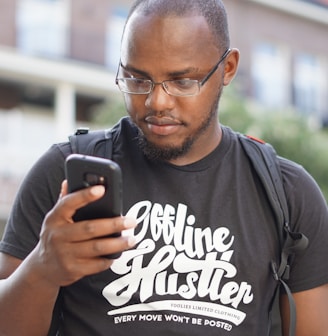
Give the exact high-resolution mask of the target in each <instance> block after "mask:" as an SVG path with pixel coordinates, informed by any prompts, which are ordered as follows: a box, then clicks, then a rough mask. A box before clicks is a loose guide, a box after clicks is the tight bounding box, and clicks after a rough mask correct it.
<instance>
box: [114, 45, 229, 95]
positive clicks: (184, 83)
mask: <svg viewBox="0 0 328 336" xmlns="http://www.w3.org/2000/svg"><path fill="white" fill-rule="evenodd" d="M230 50H231V49H229V48H228V49H227V50H226V51H225V52H224V53H223V55H222V57H221V58H220V60H219V61H218V62H217V63H216V64H215V66H214V67H213V68H212V70H211V71H210V72H209V73H208V74H207V75H206V76H205V77H204V78H203V79H202V80H197V79H183V78H182V79H174V80H165V81H163V82H160V83H155V82H153V81H152V80H151V79H142V78H129V77H122V78H119V77H118V73H119V70H118V71H117V75H116V85H117V86H118V87H119V89H120V90H121V91H122V92H124V93H129V94H136V95H138V94H139V95H143V94H149V93H151V92H152V91H153V89H154V87H155V85H162V87H163V89H164V91H165V92H166V93H167V94H169V95H171V96H178V97H191V96H196V95H198V94H199V92H200V89H201V87H202V86H203V85H204V84H205V83H206V82H207V81H208V80H209V79H210V78H211V76H212V75H213V74H214V73H215V71H216V70H217V69H218V67H219V65H220V64H221V63H222V62H223V61H224V59H225V58H226V57H227V56H228V54H229V52H230ZM120 67H122V68H123V66H122V63H120ZM119 69H120V68H119Z"/></svg>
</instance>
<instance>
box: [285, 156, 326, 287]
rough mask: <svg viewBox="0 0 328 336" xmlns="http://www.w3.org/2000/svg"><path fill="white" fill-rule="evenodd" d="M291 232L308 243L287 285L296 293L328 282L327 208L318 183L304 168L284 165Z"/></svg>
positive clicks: (297, 257) (299, 256)
mask: <svg viewBox="0 0 328 336" xmlns="http://www.w3.org/2000/svg"><path fill="white" fill-rule="evenodd" d="M281 166H282V172H283V176H284V184H285V189H286V194H287V200H288V205H289V212H290V226H291V229H292V231H297V232H301V233H303V234H304V235H305V236H306V237H307V238H308V240H309V245H308V247H307V249H306V250H305V251H302V252H300V253H298V254H297V255H295V256H294V258H293V262H292V264H291V272H290V279H289V281H288V285H289V286H290V288H291V289H292V291H293V292H299V291H304V290H308V289H311V288H314V287H318V286H321V285H323V284H326V283H328V263H327V260H326V259H327V256H328V244H327V242H328V208H327V202H326V200H325V199H324V196H323V194H322V192H321V190H320V188H319V186H318V185H317V183H316V182H315V180H314V179H313V178H312V177H311V176H310V174H309V173H307V172H306V171H305V170H304V169H303V168H302V167H301V166H298V165H295V164H293V163H291V162H289V161H288V160H283V161H282V163H281Z"/></svg>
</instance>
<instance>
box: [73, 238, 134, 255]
mask: <svg viewBox="0 0 328 336" xmlns="http://www.w3.org/2000/svg"><path fill="white" fill-rule="evenodd" d="M135 244H136V239H135V237H133V236H129V237H106V238H97V239H92V240H89V241H84V242H79V243H76V244H75V246H74V249H76V253H78V259H89V258H92V259H93V258H96V257H102V256H107V255H112V254H116V253H120V252H124V251H126V250H129V249H130V248H132V247H134V246H135Z"/></svg>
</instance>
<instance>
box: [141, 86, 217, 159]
mask: <svg viewBox="0 0 328 336" xmlns="http://www.w3.org/2000/svg"><path fill="white" fill-rule="evenodd" d="M221 91H222V90H220V92H219V95H218V97H217V99H216V100H215V101H214V103H213V105H212V108H211V109H210V112H209V113H208V115H207V117H206V118H205V119H204V120H203V122H202V123H201V124H200V126H199V127H198V128H197V129H196V130H195V131H194V133H193V134H192V135H190V136H189V137H187V138H186V139H184V141H183V142H182V144H181V145H179V146H174V145H167V146H158V145H156V144H154V143H152V142H150V141H149V140H148V139H147V138H146V137H145V136H144V134H143V132H142V131H141V130H140V129H139V132H138V144H139V147H140V149H141V150H142V152H143V153H144V155H145V156H146V157H147V158H148V159H149V160H151V161H171V160H175V159H177V158H179V157H183V156H184V155H186V154H187V153H188V152H189V151H190V149H191V148H192V146H193V144H194V143H195V142H196V141H197V139H199V137H200V136H201V135H202V134H203V133H204V132H205V131H206V130H207V129H208V127H209V126H210V125H211V123H212V121H213V120H214V119H216V118H217V111H218V105H219V100H220V97H221Z"/></svg>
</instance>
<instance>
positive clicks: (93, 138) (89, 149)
mask: <svg viewBox="0 0 328 336" xmlns="http://www.w3.org/2000/svg"><path fill="white" fill-rule="evenodd" d="M69 141H70V144H71V147H72V152H73V153H79V154H85V155H91V156H99V157H104V158H107V159H111V158H112V154H113V141H112V130H111V129H107V130H97V131H89V129H88V128H79V129H77V131H76V132H75V134H74V135H71V136H69Z"/></svg>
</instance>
